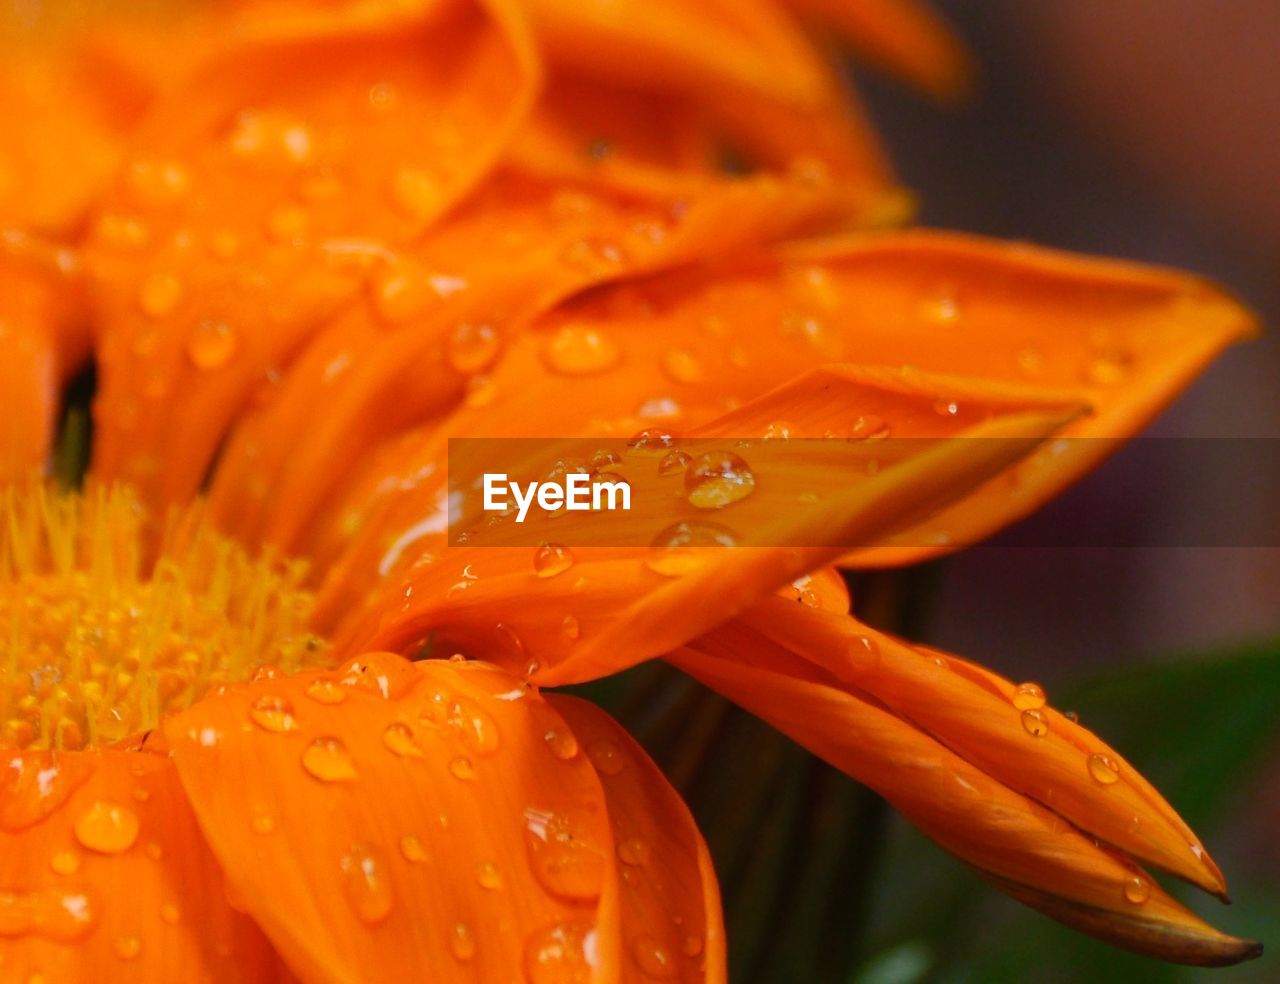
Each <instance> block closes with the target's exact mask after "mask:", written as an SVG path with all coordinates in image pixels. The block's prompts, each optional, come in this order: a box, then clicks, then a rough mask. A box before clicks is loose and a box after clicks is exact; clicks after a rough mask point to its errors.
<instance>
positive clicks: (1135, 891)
mask: <svg viewBox="0 0 1280 984" xmlns="http://www.w3.org/2000/svg"><path fill="white" fill-rule="evenodd" d="M1124 897H1125V901H1127V902H1130V903H1132V904H1133V905H1142V903H1144V902H1146V901H1147V899H1149V898H1150V897H1151V883H1150V882H1148V881H1147V880H1146V879H1145V878H1143V877H1142V876H1141V875H1133V876H1132V877H1131V878H1127V879H1125V883H1124Z"/></svg>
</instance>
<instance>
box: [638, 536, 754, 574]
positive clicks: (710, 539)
mask: <svg viewBox="0 0 1280 984" xmlns="http://www.w3.org/2000/svg"><path fill="white" fill-rule="evenodd" d="M737 542H738V538H737V534H735V533H734V532H733V531H732V530H730V529H728V528H727V527H724V526H720V525H718V524H716V523H673V524H672V525H670V526H668V527H667V528H666V529H664V530H661V531H660V532H659V533H658V535H657V536H655V537H654V538H653V543H652V544H651V545H650V552H649V554H648V555H647V556H646V557H645V560H644V564H645V566H646V567H648V568H649V570H651V571H653V572H654V573H655V574H661V575H662V576H663V577H683V576H684V575H686V574H691V573H693V572H694V571H696V570H698V569H699V568H701V567H702V566H704V565H705V564H707V563H709V562H710V561H711V560H712V559H713V558H712V557H710V556H708V553H707V550H708V548H724V547H733V546H736V545H737Z"/></svg>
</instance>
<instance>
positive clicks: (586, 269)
mask: <svg viewBox="0 0 1280 984" xmlns="http://www.w3.org/2000/svg"><path fill="white" fill-rule="evenodd" d="M626 259H627V254H626V251H625V250H624V249H623V248H622V247H621V246H620V245H619V244H617V243H615V242H610V241H609V240H607V239H594V238H589V239H578V240H575V241H574V242H571V243H569V245H567V246H566V247H565V248H564V249H563V250H561V251H560V260H561V262H562V263H564V265H565V266H567V267H569V268H570V269H572V270H576V271H578V272H579V273H584V274H588V275H590V276H599V275H601V274H604V273H608V272H609V271H612V270H616V269H617V268H618V267H619V266H621V265H622V264H623V263H624V262H625V261H626Z"/></svg>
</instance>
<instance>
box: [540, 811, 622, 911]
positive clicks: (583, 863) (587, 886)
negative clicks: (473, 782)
mask: <svg viewBox="0 0 1280 984" xmlns="http://www.w3.org/2000/svg"><path fill="white" fill-rule="evenodd" d="M524 821H525V829H524V834H525V837H524V840H525V847H526V849H527V852H528V856H529V866H530V867H531V868H532V870H533V874H534V877H536V878H537V879H538V883H539V884H540V885H542V887H543V888H545V889H546V890H547V891H548V892H550V893H551V894H552V895H554V896H556V897H557V898H562V899H569V900H571V901H586V902H589V901H593V900H595V899H597V898H599V896H600V889H601V886H602V884H603V882H604V871H605V855H604V851H602V850H601V849H600V847H599V845H598V844H596V843H595V841H594V840H593V839H592V838H591V836H590V834H589V829H588V828H587V827H586V826H585V825H584V824H582V823H580V822H578V821H577V819H576V818H574V817H572V816H569V815H567V814H563V813H556V812H553V811H550V810H539V809H536V808H534V807H530V808H528V809H527V810H525V812H524Z"/></svg>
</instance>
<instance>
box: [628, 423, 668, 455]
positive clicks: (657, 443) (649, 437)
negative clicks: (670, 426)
mask: <svg viewBox="0 0 1280 984" xmlns="http://www.w3.org/2000/svg"><path fill="white" fill-rule="evenodd" d="M673 440H674V439H673V438H672V436H671V435H670V434H668V433H667V432H666V431H664V430H661V429H659V428H657V427H648V428H646V429H645V430H642V431H640V432H639V433H638V434H635V435H633V436H632V438H631V440H629V441H627V447H629V448H631V449H632V450H633V451H635V452H636V453H637V454H641V455H648V456H653V457H659V458H661V457H665V456H666V454H667V452H668V451H669V450H670V449H671V443H672V441H673Z"/></svg>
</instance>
